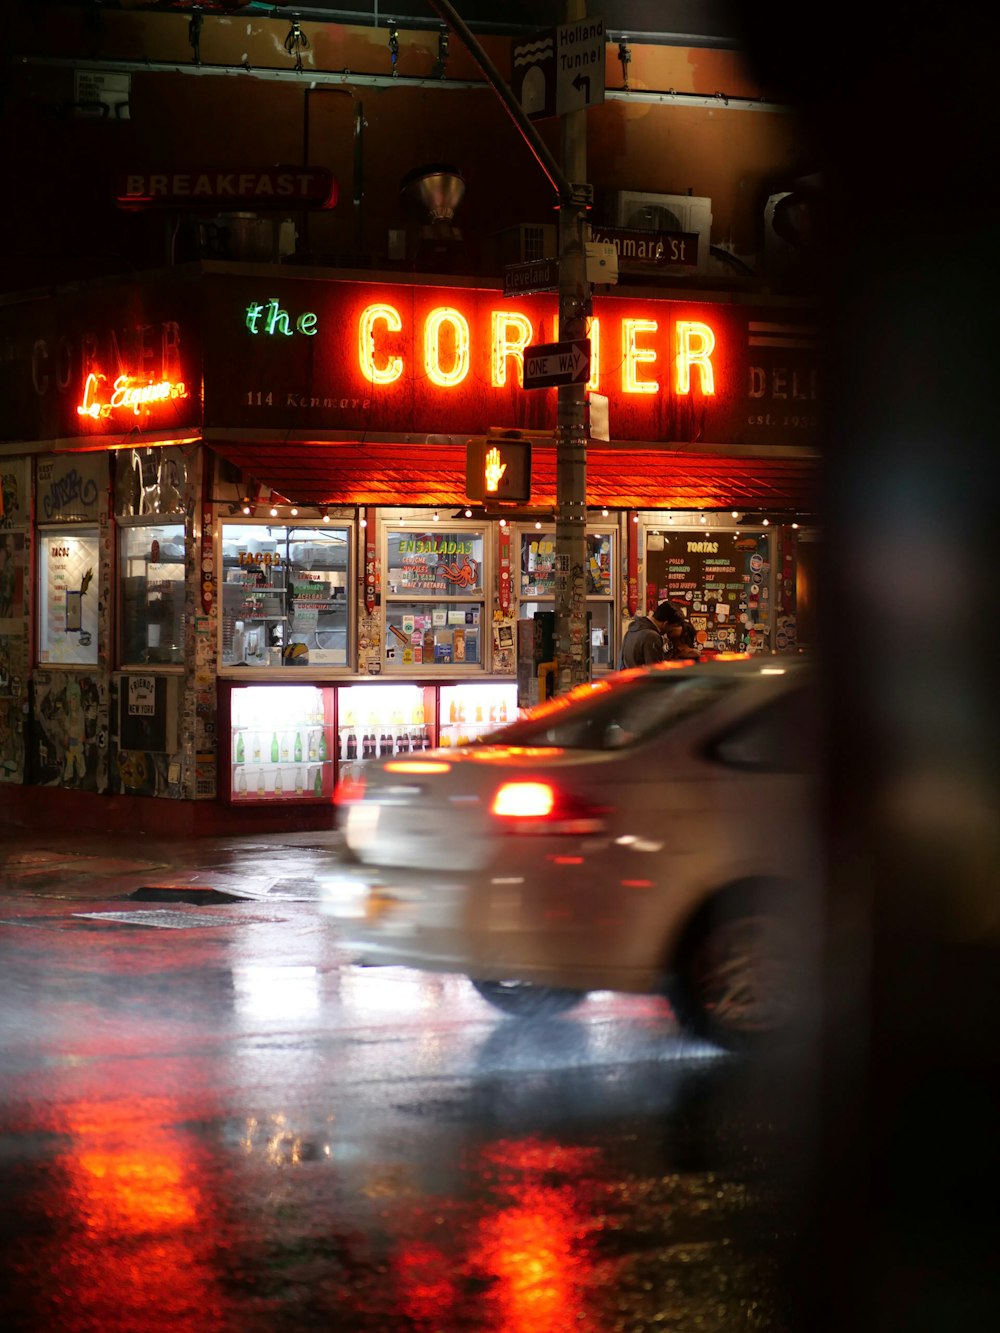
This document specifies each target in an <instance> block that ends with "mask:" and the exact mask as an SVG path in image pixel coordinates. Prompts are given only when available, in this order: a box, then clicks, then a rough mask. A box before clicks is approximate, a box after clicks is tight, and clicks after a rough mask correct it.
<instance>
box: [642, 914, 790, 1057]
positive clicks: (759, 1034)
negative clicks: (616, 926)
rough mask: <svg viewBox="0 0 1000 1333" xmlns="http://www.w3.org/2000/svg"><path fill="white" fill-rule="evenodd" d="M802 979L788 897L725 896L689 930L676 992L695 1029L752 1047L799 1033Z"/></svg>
mask: <svg viewBox="0 0 1000 1333" xmlns="http://www.w3.org/2000/svg"><path fill="white" fill-rule="evenodd" d="M802 983H803V976H802V951H801V945H800V943H799V941H798V939H797V936H796V932H795V930H794V929H793V926H792V924H791V922H790V920H789V918H788V915H787V913H785V912H783V911H782V910H781V906H780V902H778V901H774V900H771V901H767V900H758V901H757V902H754V901H752V899H750V900H743V901H739V900H736V901H732V902H726V901H725V900H723V902H721V903H718V904H712V905H711V907H710V908H709V909H708V910H707V911H706V912H705V913H703V915H702V916H701V917H700V919H698V920H696V921H695V923H694V925H693V926H692V928H691V930H690V931H689V932H688V935H687V937H686V938H685V941H684V943H683V945H682V948H681V951H680V954H679V956H678V958H677V961H676V964H675V968H674V974H673V978H672V983H671V985H670V987H669V990H668V995H669V998H670V1001H671V1004H672V1006H673V1009H674V1013H675V1015H676V1017H677V1019H678V1021H679V1022H680V1024H681V1026H682V1027H684V1028H685V1029H687V1030H688V1031H689V1032H691V1033H693V1034H694V1035H696V1036H700V1037H705V1038H707V1039H708V1040H709V1041H712V1042H714V1043H715V1044H716V1045H718V1046H722V1047H724V1048H726V1049H727V1050H733V1051H749V1050H756V1049H762V1048H766V1047H770V1046H775V1045H778V1044H781V1043H783V1042H784V1041H785V1039H787V1038H788V1037H790V1036H791V1033H792V1030H793V1028H794V1026H795V1025H796V1023H797V1022H798V1021H799V1020H800V1019H801V1017H802V1005H803V1003H804V995H803V984H802Z"/></svg>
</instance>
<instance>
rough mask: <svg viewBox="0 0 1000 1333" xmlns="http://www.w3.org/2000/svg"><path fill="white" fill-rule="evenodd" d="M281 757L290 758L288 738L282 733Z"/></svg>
mask: <svg viewBox="0 0 1000 1333" xmlns="http://www.w3.org/2000/svg"><path fill="white" fill-rule="evenodd" d="M281 757H282V759H287V758H288V737H287V736H286V735H285V733H284V732H282V733H281Z"/></svg>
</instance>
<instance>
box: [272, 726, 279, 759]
mask: <svg viewBox="0 0 1000 1333" xmlns="http://www.w3.org/2000/svg"><path fill="white" fill-rule="evenodd" d="M278 758H279V751H278V733H277V732H276V731H272V732H271V763H272V764H276V763H277V762H278Z"/></svg>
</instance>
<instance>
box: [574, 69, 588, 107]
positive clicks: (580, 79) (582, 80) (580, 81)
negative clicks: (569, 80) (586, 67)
mask: <svg viewBox="0 0 1000 1333" xmlns="http://www.w3.org/2000/svg"><path fill="white" fill-rule="evenodd" d="M584 84H586V85H587V91H586V92H585V93H584V94H583V100H584V101H585V102H589V101H590V75H589V74H578V75H577V76H576V78H575V79H574V80H573V87H574V88H575V89H576V91H577V92H582V90H583V85H584Z"/></svg>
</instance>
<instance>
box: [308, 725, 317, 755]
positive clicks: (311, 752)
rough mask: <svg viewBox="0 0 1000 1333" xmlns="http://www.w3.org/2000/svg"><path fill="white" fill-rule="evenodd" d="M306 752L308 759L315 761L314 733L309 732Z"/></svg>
mask: <svg viewBox="0 0 1000 1333" xmlns="http://www.w3.org/2000/svg"><path fill="white" fill-rule="evenodd" d="M308 751H309V758H310V759H315V758H316V733H315V731H310V733H309V745H308Z"/></svg>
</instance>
